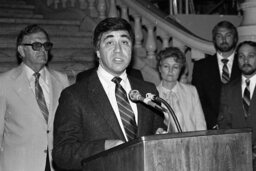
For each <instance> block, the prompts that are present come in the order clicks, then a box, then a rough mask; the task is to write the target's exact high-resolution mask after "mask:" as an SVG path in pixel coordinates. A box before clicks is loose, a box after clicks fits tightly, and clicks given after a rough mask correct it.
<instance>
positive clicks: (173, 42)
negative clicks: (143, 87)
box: [47, 0, 215, 84]
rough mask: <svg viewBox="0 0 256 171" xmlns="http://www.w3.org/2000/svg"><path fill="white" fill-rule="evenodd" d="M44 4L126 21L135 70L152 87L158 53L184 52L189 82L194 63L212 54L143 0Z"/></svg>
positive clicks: (203, 43) (204, 44)
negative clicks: (130, 32) (171, 48)
mask: <svg viewBox="0 0 256 171" xmlns="http://www.w3.org/2000/svg"><path fill="white" fill-rule="evenodd" d="M47 3H48V5H49V6H51V7H52V8H56V9H60V8H61V9H63V8H80V9H81V10H83V11H87V13H86V14H88V15H89V17H90V18H94V19H95V20H96V21H98V20H101V19H104V18H106V17H122V18H124V19H126V20H127V21H129V22H130V23H131V24H132V25H133V27H134V31H135V35H136V41H135V49H134V54H135V55H134V56H135V60H134V67H135V68H138V69H140V70H141V71H142V74H143V76H144V77H145V79H146V80H150V81H152V82H154V83H155V84H158V83H159V80H160V78H159V74H158V72H157V69H156V53H157V52H158V51H159V50H161V49H164V48H166V47H168V46H176V47H179V48H180V49H181V50H183V51H184V52H185V54H186V58H187V70H186V73H185V74H186V76H187V77H186V78H187V80H188V81H190V80H191V75H192V69H193V60H198V59H201V58H204V56H205V54H213V53H214V52H215V50H214V47H213V45H212V43H211V42H209V41H206V40H203V39H201V38H199V37H197V36H196V35H193V34H192V33H191V32H190V31H189V30H186V29H185V28H184V27H183V26H181V25H180V24H179V23H178V22H176V21H175V18H170V17H168V16H164V15H163V14H162V13H161V12H159V11H158V9H156V8H155V7H154V6H153V5H150V4H149V3H148V2H146V1H143V0H140V1H137V0H47ZM87 17H88V16H87ZM82 25H86V24H84V23H82Z"/></svg>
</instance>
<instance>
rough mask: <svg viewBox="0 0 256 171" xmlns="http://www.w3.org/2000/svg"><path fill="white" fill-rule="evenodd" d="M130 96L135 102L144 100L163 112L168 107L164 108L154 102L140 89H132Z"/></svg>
mask: <svg viewBox="0 0 256 171" xmlns="http://www.w3.org/2000/svg"><path fill="white" fill-rule="evenodd" d="M129 98H130V100H131V101H133V102H136V101H140V102H143V103H145V104H147V105H149V106H151V107H153V108H155V109H157V110H159V111H161V112H163V111H164V112H166V109H164V108H162V107H161V106H159V105H157V104H156V103H154V102H152V101H151V99H149V98H144V97H143V96H142V95H141V94H140V92H139V91H138V90H131V91H130V92H129Z"/></svg>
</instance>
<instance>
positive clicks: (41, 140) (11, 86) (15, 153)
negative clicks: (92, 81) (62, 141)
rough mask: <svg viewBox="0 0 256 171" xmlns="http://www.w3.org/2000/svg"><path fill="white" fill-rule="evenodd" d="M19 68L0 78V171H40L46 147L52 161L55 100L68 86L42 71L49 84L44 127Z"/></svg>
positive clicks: (54, 74) (63, 79) (63, 77)
mask: <svg viewBox="0 0 256 171" xmlns="http://www.w3.org/2000/svg"><path fill="white" fill-rule="evenodd" d="M23 65H24V64H21V65H20V66H18V67H17V68H14V69H12V70H10V71H8V72H6V73H3V74H1V75H0V147H1V148H0V171H44V169H45V163H46V154H47V153H46V151H47V147H48V149H49V157H50V161H51V158H52V157H51V151H52V148H53V120H54V115H55V111H56V108H57V105H58V99H59V96H60V93H61V91H62V90H63V89H64V88H65V87H67V86H68V85H69V82H68V78H67V76H66V75H64V74H61V73H60V72H57V71H54V70H51V69H46V74H47V75H48V76H49V77H48V78H49V81H50V84H49V85H50V87H49V94H50V107H49V118H48V125H47V124H46V122H45V119H44V117H43V115H42V113H41V111H40V108H39V106H38V104H37V101H36V98H35V95H34V93H33V90H32V88H30V85H29V81H28V78H27V76H26V72H25V71H24V66H23ZM51 167H52V163H51ZM52 170H53V169H52Z"/></svg>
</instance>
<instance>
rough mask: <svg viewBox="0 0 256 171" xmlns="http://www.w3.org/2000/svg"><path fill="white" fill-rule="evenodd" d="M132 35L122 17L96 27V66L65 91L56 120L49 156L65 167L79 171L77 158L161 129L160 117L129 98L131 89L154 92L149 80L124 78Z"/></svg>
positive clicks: (79, 159)
mask: <svg viewBox="0 0 256 171" xmlns="http://www.w3.org/2000/svg"><path fill="white" fill-rule="evenodd" d="M133 42H134V33H133V30H132V28H131V26H130V24H129V23H128V22H127V21H126V20H124V19H121V18H107V19H104V20H102V21H101V22H100V23H99V24H98V25H97V26H96V28H95V31H94V37H93V45H94V47H95V51H96V54H97V58H98V60H99V66H98V68H97V69H96V70H95V71H93V72H91V74H90V75H89V76H88V77H87V78H86V79H83V80H82V81H81V82H77V83H76V84H74V85H72V86H70V87H68V88H67V89H65V90H64V91H63V92H62V94H61V97H60V99H59V106H58V109H57V112H56V116H55V121H54V150H53V158H54V160H55V162H56V163H57V165H58V166H59V167H61V168H63V169H71V170H73V169H76V170H80V169H82V166H81V160H82V159H84V158H87V157H90V156H92V155H94V154H96V153H99V152H102V151H104V150H107V149H110V148H112V147H115V146H117V145H120V144H122V143H124V142H127V141H130V140H132V139H135V138H137V137H141V136H145V135H153V134H155V132H156V130H157V129H158V128H164V127H165V126H164V125H163V115H161V114H159V113H158V112H157V111H156V110H154V109H153V108H150V107H148V106H146V105H144V104H142V103H134V102H131V101H130V99H129V98H127V95H128V93H129V92H130V90H132V89H136V90H139V91H140V92H141V94H142V95H145V94H146V93H153V94H158V93H157V90H156V87H155V86H154V85H153V84H151V83H148V82H145V81H142V80H138V79H136V78H134V77H131V76H129V75H128V76H127V74H126V68H127V67H128V65H129V64H130V61H131V56H132V49H133Z"/></svg>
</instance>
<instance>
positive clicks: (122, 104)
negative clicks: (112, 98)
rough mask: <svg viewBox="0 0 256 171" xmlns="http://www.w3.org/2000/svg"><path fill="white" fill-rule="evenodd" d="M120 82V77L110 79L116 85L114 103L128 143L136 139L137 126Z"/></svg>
mask: <svg viewBox="0 0 256 171" xmlns="http://www.w3.org/2000/svg"><path fill="white" fill-rule="evenodd" d="M121 80H122V79H121V78H120V77H114V78H113V79H112V81H113V82H114V83H116V88H115V94H116V101H117V105H118V109H119V112H120V116H121V119H122V123H123V125H124V129H125V133H126V136H127V138H128V141H130V140H132V139H134V138H136V134H137V125H136V122H135V115H134V113H133V110H132V108H131V105H130V103H129V101H128V98H127V95H126V92H125V90H124V89H123V87H122V86H121V84H120V82H121Z"/></svg>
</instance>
